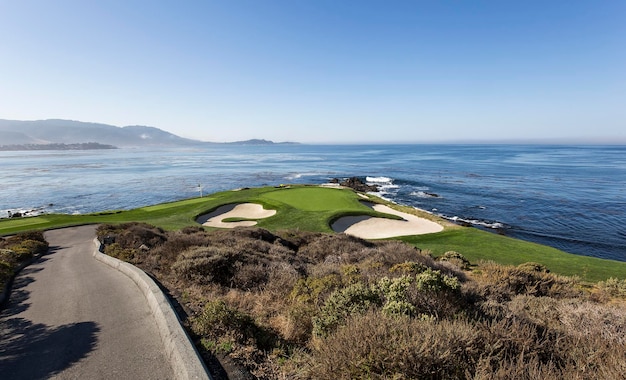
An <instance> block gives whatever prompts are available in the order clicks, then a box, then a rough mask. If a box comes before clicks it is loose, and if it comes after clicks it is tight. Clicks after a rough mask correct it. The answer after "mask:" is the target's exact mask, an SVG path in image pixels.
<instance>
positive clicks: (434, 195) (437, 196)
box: [424, 191, 439, 198]
mask: <svg viewBox="0 0 626 380" xmlns="http://www.w3.org/2000/svg"><path fill="white" fill-rule="evenodd" d="M424 194H425V195H427V196H429V197H431V198H439V194H436V193H429V192H426V191H424Z"/></svg>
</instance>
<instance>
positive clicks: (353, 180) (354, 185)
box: [335, 177, 378, 193]
mask: <svg viewBox="0 0 626 380" xmlns="http://www.w3.org/2000/svg"><path fill="white" fill-rule="evenodd" d="M335 183H336V182H335ZM339 184H340V185H341V186H345V187H349V188H351V189H354V190H356V191H360V192H363V193H367V192H377V191H378V186H376V185H368V184H367V183H365V182H364V181H363V180H362V179H360V178H358V177H350V178H348V179H346V180H345V181H343V182H340V183H339Z"/></svg>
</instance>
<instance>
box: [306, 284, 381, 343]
mask: <svg viewBox="0 0 626 380" xmlns="http://www.w3.org/2000/svg"><path fill="white" fill-rule="evenodd" d="M381 303H382V300H381V298H380V295H379V293H378V292H377V291H376V290H375V289H372V288H371V287H368V286H365V285H364V284H362V283H356V284H352V285H350V286H348V287H346V288H344V289H339V290H336V291H334V292H333V293H332V294H331V295H330V297H328V299H327V300H326V303H325V304H324V306H322V308H321V310H320V313H319V315H318V316H317V317H314V318H313V334H315V335H316V336H326V335H328V333H330V332H331V331H333V330H334V329H336V328H337V327H338V326H339V325H341V324H343V323H344V321H345V320H346V319H347V318H348V317H350V316H351V315H354V314H362V313H364V312H366V311H367V310H369V309H370V308H371V307H374V306H380V305H381Z"/></svg>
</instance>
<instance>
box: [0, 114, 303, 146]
mask: <svg viewBox="0 0 626 380" xmlns="http://www.w3.org/2000/svg"><path fill="white" fill-rule="evenodd" d="M215 144H237V145H272V144H297V143H295V142H281V143H275V142H273V141H269V140H263V139H251V140H245V141H235V142H230V143H215V142H206V141H200V140H193V139H187V138H183V137H180V136H177V135H175V134H172V133H169V132H167V131H164V130H162V129H159V128H155V127H147V126H140V125H133V126H126V127H116V126H113V125H108V124H99V123H87V122H81V121H74V120H61V119H49V120H34V121H20V120H3V119H0V151H16V150H88V149H116V148H123V147H192V146H205V145H215Z"/></svg>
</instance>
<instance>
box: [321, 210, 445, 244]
mask: <svg viewBox="0 0 626 380" xmlns="http://www.w3.org/2000/svg"><path fill="white" fill-rule="evenodd" d="M372 208H373V209H374V210H376V211H378V212H383V213H385V214H393V215H398V216H399V217H401V218H402V219H403V220H393V219H385V218H374V217H371V216H365V215H362V216H345V217H342V218H339V219H337V221H335V222H334V223H333V225H332V226H331V227H332V229H333V230H334V231H335V232H344V233H346V234H348V235H352V236H356V237H360V238H363V239H384V238H390V237H396V236H407V235H423V234H431V233H434V232H440V231H443V226H441V225H440V224H438V223H435V222H433V221H430V220H428V219H424V218H420V217H419V216H415V215H412V214H407V213H405V212H400V211H396V210H394V209H392V208H391V207H388V206H385V205H378V204H377V205H373V206H372Z"/></svg>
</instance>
